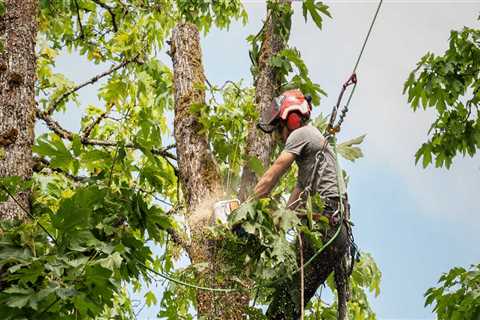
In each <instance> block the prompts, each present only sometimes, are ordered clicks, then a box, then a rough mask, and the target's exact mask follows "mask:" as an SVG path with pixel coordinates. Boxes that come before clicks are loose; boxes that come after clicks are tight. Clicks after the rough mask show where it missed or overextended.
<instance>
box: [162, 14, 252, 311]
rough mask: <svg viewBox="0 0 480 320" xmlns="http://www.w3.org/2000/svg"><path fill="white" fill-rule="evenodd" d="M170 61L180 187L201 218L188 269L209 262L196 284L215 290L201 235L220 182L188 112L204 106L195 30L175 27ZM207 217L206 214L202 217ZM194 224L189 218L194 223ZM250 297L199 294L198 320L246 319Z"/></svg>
mask: <svg viewBox="0 0 480 320" xmlns="http://www.w3.org/2000/svg"><path fill="white" fill-rule="evenodd" d="M170 55H171V57H172V60H173V71H174V90H175V118H174V127H175V128H174V130H175V140H176V144H177V156H178V168H179V171H180V182H181V185H182V190H183V194H184V197H185V200H186V203H187V209H188V211H189V212H191V213H194V215H200V216H202V215H205V216H204V217H203V219H195V225H193V223H191V221H192V220H191V219H190V228H191V230H192V245H191V246H190V248H189V250H188V254H189V256H190V259H191V261H192V263H194V264H196V263H202V262H208V264H209V267H208V268H207V270H205V271H204V272H202V274H201V275H199V279H200V281H205V280H206V279H211V280H212V281H207V283H206V284H207V285H210V286H216V284H215V282H214V280H213V279H214V275H215V271H216V270H215V267H216V266H215V255H214V252H215V243H212V242H211V241H209V240H207V239H206V238H205V237H204V235H203V231H204V227H205V223H208V219H205V218H206V217H208V214H209V213H210V212H209V211H210V210H211V209H212V208H211V203H212V201H215V200H218V198H217V197H219V196H220V195H219V191H220V190H221V178H220V174H219V172H218V167H217V164H216V163H215V160H214V157H213V155H212V153H211V151H210V149H209V147H208V141H207V138H206V137H205V136H204V135H202V134H200V129H201V125H200V123H199V122H198V120H197V117H196V115H195V114H193V113H192V112H191V111H190V107H191V106H192V105H194V104H205V91H204V89H203V87H204V85H205V75H204V71H203V66H202V54H201V49H200V36H199V32H198V29H197V28H196V26H195V25H193V24H190V23H181V24H178V25H177V26H176V27H175V29H174V30H173V35H172V41H171V50H170ZM202 210H203V211H206V212H202ZM192 218H193V217H192ZM248 301H249V297H248V296H247V295H244V294H240V293H234V294H219V293H212V292H209V291H202V290H199V291H198V292H197V304H198V305H197V311H198V314H199V318H202V319H233V320H234V319H245V316H244V310H245V307H247V306H248Z"/></svg>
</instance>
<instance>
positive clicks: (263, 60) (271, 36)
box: [239, 0, 291, 201]
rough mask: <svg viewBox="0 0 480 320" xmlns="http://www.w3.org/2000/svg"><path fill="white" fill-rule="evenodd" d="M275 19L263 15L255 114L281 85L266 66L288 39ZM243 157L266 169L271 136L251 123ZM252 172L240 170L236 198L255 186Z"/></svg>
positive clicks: (267, 106)
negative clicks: (254, 159)
mask: <svg viewBox="0 0 480 320" xmlns="http://www.w3.org/2000/svg"><path fill="white" fill-rule="evenodd" d="M281 2H283V3H285V4H286V5H291V3H290V1H289V0H281ZM278 23H279V22H278V21H276V19H275V16H274V15H271V14H270V13H267V21H265V26H264V28H265V29H264V33H265V35H264V40H263V42H262V46H261V48H260V55H259V58H258V61H257V63H258V75H257V78H256V79H255V103H256V110H257V112H258V114H260V115H263V114H266V113H267V114H268V113H269V111H270V108H271V105H272V101H273V98H274V97H276V96H277V95H278V94H279V92H278V90H279V88H280V85H281V79H280V77H279V76H278V75H277V72H276V70H275V67H273V66H272V65H270V63H269V62H270V59H271V58H272V57H273V56H275V55H276V54H278V53H279V52H280V51H282V50H283V49H284V48H285V46H286V43H287V40H288V39H282V37H281V35H280V34H279V33H278V32H277V29H276V26H278ZM246 146H247V148H246V155H247V158H249V159H250V158H256V159H259V160H260V161H261V162H262V164H263V166H264V167H265V168H266V167H268V166H269V164H270V156H271V154H272V150H273V146H274V141H273V139H272V136H271V135H269V134H265V133H263V132H262V131H260V130H258V129H257V128H256V124H255V123H251V124H250V126H249V128H248V135H247V143H246ZM257 180H258V179H257V176H256V175H255V172H254V171H253V170H252V169H251V168H250V167H249V166H248V165H246V166H244V167H243V172H242V178H241V183H240V194H239V197H240V199H241V200H242V201H244V200H245V199H247V198H248V196H249V195H250V194H251V192H252V189H253V187H254V186H255V184H256V183H257Z"/></svg>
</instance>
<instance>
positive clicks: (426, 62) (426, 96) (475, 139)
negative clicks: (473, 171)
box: [404, 27, 480, 168]
mask: <svg viewBox="0 0 480 320" xmlns="http://www.w3.org/2000/svg"><path fill="white" fill-rule="evenodd" d="M479 41H480V30H478V29H472V28H467V27H465V28H464V29H463V30H461V31H455V30H453V31H452V32H451V33H450V43H449V47H448V50H447V51H445V53H444V54H443V55H441V56H436V55H435V54H433V53H427V54H426V55H425V56H423V57H422V58H421V59H420V61H419V62H418V64H417V67H416V69H415V70H414V71H412V73H411V74H410V76H409V78H408V80H407V81H406V82H405V88H404V93H405V92H406V93H408V101H409V102H410V103H411V106H412V109H413V110H414V111H416V110H417V109H418V107H419V106H422V107H423V109H427V108H435V111H436V113H437V118H436V120H435V121H434V123H433V124H432V126H431V127H430V130H429V132H428V133H429V134H430V139H429V141H428V142H426V143H424V144H423V145H422V146H421V148H420V149H419V150H418V151H417V153H416V161H417V162H418V161H419V160H420V159H422V163H423V166H424V167H426V166H428V165H429V164H430V163H432V161H433V160H434V161H435V166H436V167H442V166H446V167H447V168H449V167H450V166H451V164H452V160H453V158H454V157H455V156H456V155H457V154H458V153H461V154H462V155H466V154H468V155H469V156H471V157H473V155H474V154H475V153H476V151H477V149H478V148H480V120H479V103H480V80H479V79H480V45H479Z"/></svg>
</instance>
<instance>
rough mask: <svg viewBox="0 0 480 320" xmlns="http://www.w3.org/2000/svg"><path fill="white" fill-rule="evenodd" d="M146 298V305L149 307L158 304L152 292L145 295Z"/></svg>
mask: <svg viewBox="0 0 480 320" xmlns="http://www.w3.org/2000/svg"><path fill="white" fill-rule="evenodd" d="M144 298H145V303H146V304H147V306H148V307H151V306H154V305H156V304H157V303H158V301H157V297H156V296H155V294H154V293H153V292H152V291H148V292H147V293H145V295H144Z"/></svg>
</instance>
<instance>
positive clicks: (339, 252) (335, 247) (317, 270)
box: [267, 222, 349, 320]
mask: <svg viewBox="0 0 480 320" xmlns="http://www.w3.org/2000/svg"><path fill="white" fill-rule="evenodd" d="M339 223H340V222H339ZM337 228H338V225H335V226H332V227H330V228H329V230H328V231H327V232H326V236H324V237H323V243H326V242H327V241H328V240H329V239H331V237H333V235H334V234H335V232H336V231H337ZM301 239H302V244H303V260H304V263H305V262H306V261H308V260H309V259H310V258H311V257H312V256H313V255H314V254H315V253H316V252H317V251H318V249H319V248H315V247H314V246H313V244H312V243H311V242H310V241H308V239H307V237H305V235H304V234H303V233H302V234H301ZM297 246H298V242H297ZM348 247H349V236H348V231H347V227H346V225H345V223H343V222H342V226H341V229H340V232H339V234H338V236H337V238H335V240H334V241H333V242H332V243H331V244H330V245H329V246H328V247H327V248H325V250H324V251H323V252H322V253H321V254H320V255H318V256H317V257H316V258H315V259H314V260H313V261H312V263H310V264H309V265H308V266H307V267H306V268H304V307H305V306H306V305H307V303H308V302H309V301H310V299H311V298H312V297H313V296H314V295H315V292H316V291H317V289H318V287H320V285H322V284H323V283H324V282H325V280H326V279H327V277H328V276H329V275H330V273H332V272H333V271H334V270H335V269H336V268H338V267H339V265H341V260H342V259H343V257H344V255H345V254H346V252H347V250H348ZM298 257H299V255H298ZM298 265H300V263H299V264H298ZM300 301H301V296H300V272H298V273H296V274H295V275H294V276H293V279H292V280H286V281H285V282H284V283H282V284H280V285H279V287H278V288H277V289H276V290H275V292H274V294H273V300H272V302H271V303H270V305H269V307H268V310H267V318H268V319H274V320H293V319H298V318H299V317H300V313H301V307H300Z"/></svg>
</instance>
